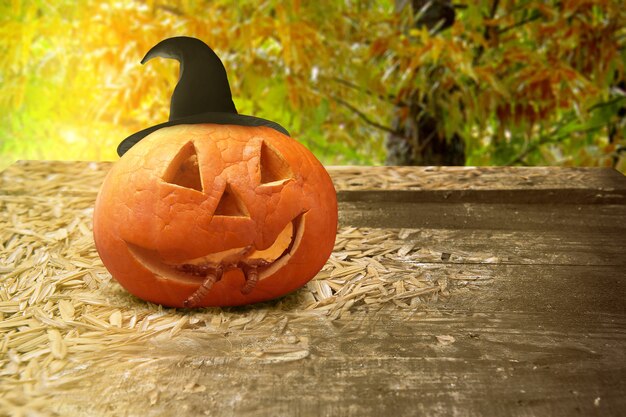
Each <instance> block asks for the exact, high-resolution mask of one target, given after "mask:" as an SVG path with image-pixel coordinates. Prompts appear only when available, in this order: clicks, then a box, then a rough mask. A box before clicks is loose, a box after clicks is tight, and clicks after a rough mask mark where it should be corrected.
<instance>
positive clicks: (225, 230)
mask: <svg viewBox="0 0 626 417" xmlns="http://www.w3.org/2000/svg"><path fill="white" fill-rule="evenodd" d="M173 39H174V40H178V41H180V40H181V39H183V42H189V40H190V39H191V38H173ZM167 41H171V40H166V41H164V42H167ZM194 41H195V40H194ZM159 45H161V44H159ZM159 45H157V47H159ZM202 45H204V44H202ZM169 46H170V48H171V47H172V44H171V43H170V44H169ZM174 46H175V47H176V48H178V49H180V43H179V44H178V45H174ZM204 46H205V47H206V45H204ZM160 47H161V48H162V45H161V46H160ZM155 48H156V47H155ZM206 48H208V47H206ZM153 49H154V48H153ZM211 52H212V51H211ZM149 54H150V53H149ZM168 56H171V54H170V55H168ZM182 59H184V57H183V58H182ZM181 62H182V61H181ZM220 65H221V62H220ZM181 80H182V77H181ZM179 85H180V82H179ZM177 88H178V87H177ZM228 94H230V89H228ZM183 101H184V100H183ZM174 102H175V100H174V98H173V100H172V106H173V107H174ZM179 102H181V101H180V100H179ZM208 113H211V114H210V115H209V116H206V114H208ZM216 113H220V112H214V111H209V112H204V113H203V114H204V115H205V116H203V117H198V115H197V114H189V113H186V114H183V115H182V116H178V117H176V118H172V117H170V122H168V123H167V125H166V126H162V127H159V128H157V129H154V128H150V129H146V132H144V134H143V135H139V136H137V134H135V135H133V136H132V137H131V138H132V143H131V145H130V146H129V150H128V151H127V152H125V153H123V156H122V158H121V159H120V160H119V161H118V162H117V163H116V164H115V165H114V166H113V168H112V169H111V171H110V172H109V173H108V175H107V177H106V178H105V180H104V183H103V184H102V188H101V190H100V193H99V194H98V198H97V200H96V205H95V211H94V238H95V242H96V247H97V249H98V252H99V254H100V257H101V258H102V261H103V263H104V265H105V266H106V267H107V269H108V270H109V271H110V272H111V274H112V276H113V277H114V278H115V279H116V280H117V281H119V283H120V284H121V285H122V286H124V287H125V288H126V289H127V290H128V291H129V292H131V293H132V294H134V295H136V296H138V297H140V298H142V299H144V300H147V301H151V302H154V303H159V304H163V305H167V306H173V307H201V306H226V305H241V304H247V303H253V302H258V301H264V300H269V299H272V298H276V297H279V296H282V295H284V294H286V293H289V292H291V291H294V290H296V289H297V288H299V287H301V286H303V285H304V284H306V282H308V281H309V280H310V279H311V278H313V277H314V276H315V274H316V273H317V272H318V271H319V270H320V269H321V268H322V267H323V266H324V264H325V262H326V260H327V259H328V257H329V256H330V253H331V251H332V249H333V245H334V241H335V234H336V229H337V200H336V193H335V189H334V187H333V184H332V182H331V179H330V177H329V175H328V173H327V172H326V170H325V169H324V167H323V166H322V165H321V164H320V162H319V161H318V160H317V159H316V158H315V157H314V156H313V154H312V153H311V152H310V151H308V150H307V149H306V148H305V147H304V146H302V145H301V144H300V143H298V142H297V141H295V140H293V139H292V138H290V137H289V136H287V135H285V134H284V133H283V132H286V131H284V129H281V128H277V127H276V125H275V124H273V123H272V122H268V121H263V120H262V119H257V118H251V117H250V116H243V117H242V119H241V120H243V122H242V121H241V120H237V119H236V118H233V117H234V116H233V113H230V115H229V116H228V117H225V118H223V120H222V119H220V118H219V117H217V116H216ZM171 114H172V112H171ZM235 115H236V113H235ZM236 116H241V115H236ZM190 118H191V119H190ZM190 120H191V121H190ZM206 120H208V121H209V122H206ZM224 120H226V122H224ZM250 121H252V122H250ZM237 122H239V123H237ZM140 133H141V132H140ZM127 141H128V139H127ZM122 144H124V142H123V143H122ZM126 146H128V143H126Z"/></svg>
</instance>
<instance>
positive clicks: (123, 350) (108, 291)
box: [0, 162, 626, 416]
mask: <svg viewBox="0 0 626 417" xmlns="http://www.w3.org/2000/svg"><path fill="white" fill-rule="evenodd" d="M109 166H110V164H90V163H44V162H41V163H39V162H26V163H21V164H17V165H14V166H12V167H11V168H9V170H7V171H5V172H4V173H2V174H0V206H2V208H3V213H2V215H0V224H1V225H2V227H0V236H4V237H6V239H5V240H3V241H0V244H2V245H4V247H5V248H7V249H9V250H10V251H11V256H13V254H14V253H18V254H19V256H18V255H15V256H14V258H15V259H18V260H24V262H22V261H15V262H16V263H13V261H11V262H12V263H11V264H10V265H5V264H4V261H2V262H0V267H2V269H0V272H1V273H4V274H7V276H8V275H11V276H14V274H15V270H14V268H17V269H18V270H21V271H23V273H24V274H26V275H28V276H33V277H36V276H37V274H38V273H39V272H38V271H39V268H44V267H52V268H54V269H55V270H56V271H57V272H55V274H54V275H53V276H51V277H50V278H51V279H54V284H55V285H57V287H56V290H55V291H56V292H55V293H54V296H52V297H49V298H46V297H41V298H42V299H41V300H40V301H37V300H39V297H36V296H35V295H37V292H38V291H50V287H45V286H46V285H49V284H50V282H47V281H46V282H42V281H39V286H38V287H37V288H33V289H31V290H30V292H29V289H28V288H22V287H19V286H18V285H12V286H11V288H0V299H1V300H0V303H1V304H0V307H1V308H2V310H1V312H0V319H5V323H6V325H7V329H11V330H8V331H7V332H5V333H3V334H4V336H5V337H4V338H3V339H2V340H0V350H2V349H5V351H6V346H7V345H6V344H4V340H12V341H15V340H16V339H17V337H20V338H21V339H20V340H24V341H29V340H34V341H35V342H38V341H39V340H40V339H42V340H43V342H42V345H41V346H40V347H39V349H40V353H37V354H36V355H34V354H32V355H31V354H30V353H29V352H28V351H27V350H25V348H22V351H19V352H17V351H14V350H13V351H11V352H10V353H8V354H7V356H6V357H0V363H2V364H3V368H2V372H4V373H3V376H4V377H6V379H5V380H4V382H1V383H0V392H2V393H3V394H6V396H5V398H3V402H0V414H3V413H4V412H6V413H7V414H11V413H13V414H18V412H17V411H16V407H18V406H14V407H13V408H10V407H9V406H10V405H12V404H13V405H15V404H18V405H19V404H28V406H24V407H22V408H20V410H21V413H22V414H26V412H27V411H32V414H35V413H39V414H43V415H45V414H50V413H54V412H56V413H58V414H60V415H77V416H82V415H128V416H139V415H140V416H161V415H172V414H174V413H177V414H185V415H186V414H189V415H216V416H261V415H268V414H269V415H290V416H291V415H293V416H317V415H333V416H335V415H337V416H367V415H400V416H403V415H407V416H408V415H416V414H425V415H435V416H436V415H457V416H477V415H498V416H500V415H503V416H509V415H510V416H518V415H519V416H543V415H557V416H558V415H564V416H570V415H575V414H581V415H602V416H620V415H623V414H624V411H625V410H626V400H625V397H624V396H623V392H625V391H626V357H625V356H626V349H625V347H626V308H625V301H624V300H626V276H625V271H626V268H625V265H626V260H625V257H624V256H623V254H624V253H626V230H625V228H626V224H625V223H626V222H624V221H623V220H624V219H626V211H625V208H626V204H624V201H623V195H624V193H623V191H624V189H625V187H626V185H625V181H624V178H623V176H621V175H620V174H617V173H616V172H614V171H610V170H595V169H555V168H529V169H526V168H524V169H521V168H520V169H509V168H442V169H439V168H429V167H425V168H406V167H405V168H386V167H377V168H359V169H357V168H353V167H348V168H331V169H330V171H331V174H332V175H333V179H334V181H335V183H336V184H337V185H338V186H337V188H338V189H339V190H340V193H339V197H340V201H341V202H340V220H341V224H342V226H343V227H344V229H342V231H344V232H345V231H346V230H347V231H348V232H350V230H353V231H354V233H353V234H354V235H355V236H356V237H353V238H350V237H345V236H349V235H350V233H346V234H344V235H341V234H340V236H339V239H338V242H337V245H336V248H335V252H334V254H333V260H332V262H334V264H333V265H336V269H333V268H335V267H333V268H331V269H329V270H328V271H327V272H326V275H323V274H322V275H320V277H318V280H319V281H318V280H316V281H315V282H313V283H312V284H316V283H317V284H319V285H320V286H321V285H322V284H324V285H327V282H330V280H329V278H328V276H329V275H330V274H332V273H333V271H334V270H337V269H341V268H342V266H341V265H353V262H357V261H358V262H366V264H363V265H364V266H362V267H360V271H362V272H359V273H360V274H361V275H360V276H361V278H359V279H360V280H363V281H364V280H367V279H369V280H370V282H372V280H371V276H370V275H369V274H370V272H369V269H367V268H369V267H372V266H375V265H377V263H378V264H380V268H379V269H377V271H378V270H380V271H384V270H386V272H385V274H386V275H385V280H386V281H388V282H385V283H384V285H386V286H387V288H394V285H395V284H396V283H398V284H401V283H403V282H408V281H409V280H410V279H412V278H413V279H416V278H419V279H420V280H421V281H420V282H421V283H422V284H423V285H426V286H431V285H436V286H438V287H437V289H438V291H436V292H433V293H432V296H426V297H423V299H420V300H417V301H418V302H417V303H416V304H415V305H413V304H411V305H409V302H406V303H404V304H402V303H401V302H402V301H403V300H399V301H400V303H395V301H398V300H395V299H392V298H391V297H390V298H389V300H388V301H386V302H380V303H372V304H368V303H366V302H365V300H364V299H363V298H358V302H356V303H354V304H352V305H350V306H349V308H348V309H347V310H346V311H345V314H343V315H341V316H338V315H331V314H326V312H325V311H324V310H323V309H310V306H311V304H310V303H309V304H307V303H303V302H299V301H298V300H306V299H310V298H311V297H313V296H312V295H311V293H312V288H315V285H312V286H311V287H310V288H309V287H307V288H303V289H301V290H300V291H299V292H298V293H296V294H292V295H290V296H288V297H286V298H285V299H284V300H278V301H275V302H272V303H267V304H264V305H262V306H251V307H245V308H238V309H211V310H206V311H199V312H184V311H177V310H173V309H157V308H156V307H154V306H148V305H145V304H144V303H141V302H140V301H137V300H135V299H131V298H130V297H127V296H126V295H125V294H124V293H123V292H122V291H121V290H120V289H119V287H118V286H117V284H115V283H114V282H111V281H110V277H108V276H107V275H106V272H104V270H103V268H102V266H101V265H100V264H99V262H97V258H95V256H96V255H95V254H94V251H93V246H92V244H91V243H90V241H89V239H90V236H89V229H88V228H85V227H82V229H81V228H80V227H78V226H77V224H74V223H73V222H74V218H78V217H80V219H81V221H84V220H85V219H87V218H88V217H89V213H90V212H89V208H90V207H91V206H92V204H93V199H94V198H95V194H96V192H97V188H98V185H99V183H100V182H101V180H102V178H103V175H104V173H105V172H106V170H107V169H108V167H109ZM51 175H52V177H51ZM28 179H31V180H32V179H34V181H31V182H29V181H28ZM368 181H369V182H368ZM379 186H381V187H385V188H386V189H388V190H397V189H398V188H402V187H405V188H407V189H410V190H412V191H411V192H410V193H407V192H403V191H402V192H400V191H398V192H395V191H394V192H387V193H386V194H385V193H380V192H368V193H362V192H360V191H359V192H356V191H353V190H359V189H365V188H368V187H369V189H372V188H376V187H379ZM342 190H347V191H342ZM351 190H352V191H351ZM498 195H500V196H502V197H503V199H502V200H500V199H499V197H498ZM385 196H387V197H385ZM446 196H447V197H446ZM554 199H557V200H558V201H554ZM61 212H62V213H69V212H71V213H73V215H72V216H70V217H72V220H69V221H70V222H72V225H71V227H70V225H66V224H63V222H62V221H60V220H59V217H58V215H59V213H61ZM14 218H15V219H20V224H19V227H17V228H16V225H11V226H10V227H9V228H6V225H9V224H10V222H12V219H14ZM83 226H84V225H83ZM63 228H67V229H68V230H67V233H68V236H66V237H64V236H65V235H58V234H55V233H56V232H58V230H60V229H63ZM355 228H356V229H355ZM9 229H10V230H9ZM342 236H343V237H342ZM371 236H374V237H375V238H374V239H372V238H371ZM381 236H382V237H381ZM4 237H3V239H4ZM42 239H43V240H42ZM46 239H47V240H46ZM52 242H54V243H52ZM72 245H78V246H80V248H81V250H80V252H78V253H79V254H80V257H79V258H77V259H73V258H67V259H64V258H63V256H59V254H60V253H63V252H62V251H64V250H67V248H68V247H72ZM52 246H54V248H56V249H55V250H54V251H53V250H51V247H52ZM383 247H391V248H392V249H391V250H390V251H389V252H385V253H384V254H382V255H381V254H380V252H381V250H380V249H381V248H383ZM372 250H374V252H372V253H376V255H375V256H374V255H371V254H370V255H363V253H366V252H368V251H372ZM20 251H21V252H20ZM29 254H31V255H29ZM35 258H36V259H37V266H36V268H32V267H29V266H28V265H26V264H27V263H28V262H29V261H31V260H32V259H35ZM20 268H21V269H20ZM376 268H378V267H375V268H374V269H376ZM66 269H70V270H69V271H68V270H66ZM68 273H69V274H70V275H68V276H69V277H71V276H73V275H71V274H75V276H76V277H78V279H72V280H71V281H67V282H66V283H67V284H68V288H73V289H71V290H70V289H68V288H66V287H65V286H64V285H65V284H64V282H65V281H66V280H65V278H63V279H59V278H58V276H59V275H60V276H65V275H66V274H68ZM364 273H365V274H366V275H365V276H363V274H364ZM376 273H378V272H376ZM355 274H356V273H355ZM355 274H352V275H351V276H350V277H346V278H353V277H354V276H355ZM68 279H69V278H68ZM83 281H84V282H83ZM337 285H339V286H340V288H339V289H335V290H331V289H330V287H328V291H331V293H332V291H335V293H336V292H337V291H340V290H342V289H343V287H341V284H337ZM381 285H382V284H381ZM18 287H19V288H18ZM441 288H443V290H441ZM53 289H54V288H53ZM20 291H22V292H24V293H25V294H26V297H27V302H24V303H21V304H20V303H18V302H15V301H14V300H12V299H11V297H14V294H15V293H17V292H20ZM31 293H32V294H31ZM348 294H350V292H349V291H348ZM395 294H397V293H395ZM307 296H308V298H307ZM355 299H357V298H355ZM61 301H63V302H65V303H66V304H67V302H77V306H76V312H75V313H74V312H72V315H74V314H75V315H76V317H74V320H73V321H72V322H70V323H64V322H63V321H62V320H61V317H59V314H61V313H60V311H61V306H60V305H59V306H57V305H56V304H57V303H60V302H61ZM404 301H407V300H404ZM103 305H105V306H108V305H110V307H107V308H104V307H102V306H103ZM21 308H24V312H23V313H22V312H21V310H20V309H21ZM116 308H117V309H120V311H119V312H118V313H119V315H124V319H123V320H124V321H123V324H124V326H128V325H129V324H128V320H129V317H130V316H132V315H136V316H138V317H139V320H143V319H142V318H146V320H147V317H153V320H155V321H156V320H161V321H160V323H162V324H159V325H163V326H170V324H172V325H173V324H176V323H182V324H185V323H187V324H186V325H184V326H183V327H181V329H182V331H180V332H179V333H175V334H170V327H167V329H166V331H164V332H154V331H152V332H149V331H143V333H142V331H141V330H140V329H141V328H143V325H140V324H138V325H137V326H134V325H133V329H130V328H121V329H117V328H111V329H110V330H108V333H107V332H105V331H104V330H102V329H105V328H107V326H109V323H113V322H115V320H112V317H113V315H111V314H110V311H113V310H114V309H116ZM103 310H104V311H107V314H106V315H102V314H99V312H100V311H103ZM65 314H69V313H67V312H66V313H65ZM81 314H85V315H86V316H88V318H89V320H91V321H87V322H83V321H81V320H82V318H81V317H80V315H81ZM277 315H280V320H277ZM224 317H228V320H230V321H229V322H228V323H225V324H226V325H225V326H224V327H223V330H221V329H222V327H220V325H219V323H220V320H222V318H224ZM264 317H265V318H267V317H270V318H271V320H265V319H264ZM14 320H17V321H15V323H19V326H18V327H12V324H11V323H14ZM215 320H217V323H218V324H215V323H214V321H215ZM238 320H239V321H241V322H243V323H248V322H249V323H251V325H238V326H235V325H234V322H236V321H238ZM265 321H267V322H268V323H269V324H266V323H265ZM59 323H60V324H59ZM90 323H91V324H90ZM143 323H144V324H146V328H147V327H148V326H147V325H148V324H149V323H148V322H147V321H144V322H143ZM192 323H193V324H192ZM272 323H274V324H272ZM89 324H90V325H89ZM230 324H233V325H232V326H230ZM55 326H61V327H55ZM216 326H217V327H216ZM54 329H59V330H60V331H62V332H63V334H64V335H66V336H67V337H68V338H71V339H74V340H77V339H81V338H82V339H83V340H84V342H85V343H96V342H93V341H91V342H90V337H91V338H92V339H93V338H94V337H95V338H100V339H98V340H120V338H124V339H122V340H126V338H128V343H126V342H125V343H124V344H119V343H118V344H115V345H112V344H107V343H106V342H104V341H103V342H102V345H101V347H100V348H98V345H94V346H95V348H94V347H92V346H91V345H88V344H83V345H81V344H78V343H70V341H69V339H68V340H67V341H66V343H67V345H68V349H69V351H68V353H67V355H68V356H67V358H66V362H67V364H65V367H64V368H55V366H59V364H58V362H60V361H59V360H58V358H55V357H54V355H51V354H50V352H49V351H50V349H51V346H52V340H53V339H52V338H51V339H50V345H48V338H50V337H51V336H50V335H49V333H47V332H48V330H54ZM18 333H19V335H18ZM52 334H54V333H52ZM16 335H17V336H16ZM105 335H106V336H107V337H109V339H103V337H104V336H105ZM131 339H132V340H131ZM46 349H47V350H48V351H46ZM80 349H84V352H85V354H84V355H80V354H79V353H80V352H83V351H82V350H80ZM90 349H91V350H90ZM28 355H30V356H28ZM57 356H58V355H57ZM16 358H17V359H16ZM19 361H21V362H19ZM54 369H62V371H60V372H55V371H54ZM16 373H17V374H16ZM9 379H11V381H13V382H12V383H11V384H13V385H9V384H8V381H9ZM9 386H11V387H14V388H15V392H14V393H11V392H6V390H4V388H6V387H9ZM7 404H8V405H9V406H7ZM37 404H39V405H37ZM3 407H5V408H3ZM20 407H21V406H20ZM7 410H8V411H7Z"/></svg>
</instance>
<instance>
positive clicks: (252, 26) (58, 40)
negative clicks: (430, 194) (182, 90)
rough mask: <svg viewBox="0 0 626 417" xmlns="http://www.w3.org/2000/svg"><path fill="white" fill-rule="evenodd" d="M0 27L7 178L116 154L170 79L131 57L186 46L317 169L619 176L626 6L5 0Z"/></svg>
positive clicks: (587, 0) (168, 67)
mask: <svg viewBox="0 0 626 417" xmlns="http://www.w3.org/2000/svg"><path fill="white" fill-rule="evenodd" d="M0 22H1V23H0V31H1V33H0V169H2V168H4V167H6V166H7V165H8V164H10V163H11V162H13V161H14V160H16V159H70V160H115V159H117V155H116V153H115V149H116V146H117V144H118V143H119V142H120V141H121V140H122V139H124V138H125V137H126V136H128V135H130V134H131V133H133V132H136V131H138V130H140V129H142V128H145V127H148V126H151V125H154V124H157V123H160V122H163V121H166V120H167V118H168V115H169V99H170V94H171V92H172V90H173V88H174V86H175V84H176V81H177V78H178V63H177V62H175V61H172V60H164V59H160V60H153V61H150V63H148V64H146V65H145V66H141V65H140V63H139V61H140V60H141V58H142V57H143V56H144V54H145V53H146V52H147V51H148V50H149V49H150V48H151V47H152V46H153V45H155V44H156V43H158V42H159V41H161V40H162V39H164V38H167V37H171V36H179V35H187V36H195V37H198V38H200V39H202V40H203V41H205V42H206V43H207V44H208V45H210V46H211V47H212V48H214V49H215V51H216V52H217V54H218V55H219V56H220V57H221V58H222V60H223V61H224V64H225V66H226V69H227V71H228V74H229V79H230V82H231V88H232V90H233V97H234V101H235V104H236V106H237V108H238V110H239V112H240V113H243V114H250V115H255V116H259V117H264V118H267V119H271V120H275V121H277V122H278V123H280V124H282V125H283V126H285V127H286V128H287V129H288V130H289V131H290V132H291V133H292V135H293V136H294V137H295V138H296V139H297V140H299V141H301V142H302V143H304V144H305V145H306V146H308V147H309V148H310V149H311V150H313V152H314V153H315V154H316V155H317V156H318V157H319V158H320V159H321V160H322V161H323V162H324V163H326V164H384V163H388V164H405V165H410V164H415V165H431V164H433V165H436V164H443V165H450V164H458V165H463V164H466V165H563V166H613V167H616V168H617V169H619V170H620V171H621V172H626V140H625V139H624V138H625V133H626V81H625V80H626V78H625V68H624V66H625V55H626V51H625V46H626V28H625V26H626V25H625V23H626V7H624V2H623V0H561V1H542V0H538V1H534V0H520V1H505V0H477V1H471V2H469V1H468V2H462V1H460V0H455V1H454V2H451V1H449V0H438V1H437V0H432V1H426V0H379V1H374V0H369V1H368V0H362V1H357V0H343V1H301V0H283V1H279V0H240V1H223V0H221V1H220V0H216V1H209V0H205V1H203V0H177V1H174V0H159V1H156V0H136V1H110V0H105V1H89V0H84V1H75V0H54V1H49V0H29V1H26V0H4V1H2V2H0Z"/></svg>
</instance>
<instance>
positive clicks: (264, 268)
mask: <svg viewBox="0 0 626 417" xmlns="http://www.w3.org/2000/svg"><path fill="white" fill-rule="evenodd" d="M305 216H306V212H304V213H302V214H300V215H298V216H296V217H295V218H294V219H293V220H291V221H290V222H288V223H287V225H286V226H285V227H284V228H283V230H282V231H281V232H280V233H279V234H278V236H277V238H276V240H275V241H274V243H273V244H272V245H271V246H270V247H268V248H265V249H261V250H259V249H256V248H254V247H252V246H251V245H250V246H246V247H242V248H232V249H227V250H225V251H221V252H216V253H210V254H207V255H204V256H202V257H199V258H194V259H189V260H185V261H183V262H180V263H176V264H171V263H167V262H165V261H164V260H163V259H162V258H161V256H160V255H159V254H158V252H157V251H155V250H151V249H146V248H142V247H141V246H138V245H135V244H132V243H129V242H126V244H127V245H128V248H129V251H130V252H131V254H132V255H133V256H134V257H135V259H136V260H137V261H139V262H140V263H141V264H142V265H143V266H144V267H145V268H146V269H148V270H149V271H151V272H152V273H153V274H155V275H156V276H159V277H162V278H164V279H175V280H182V281H190V282H193V283H196V284H197V283H200V287H199V288H198V290H197V291H196V292H195V293H194V294H192V295H191V296H190V297H189V298H188V299H187V301H185V306H186V307H194V306H195V305H197V304H198V302H199V301H200V300H201V299H202V298H203V297H204V296H205V295H206V294H207V293H208V291H209V290H210V288H211V286H212V285H213V284H214V283H215V282H216V281H219V279H221V277H222V275H223V273H224V272H226V271H228V270H231V269H241V270H242V272H243V274H244V276H245V278H246V283H245V284H244V286H243V287H242V293H244V294H247V293H249V292H251V291H252V290H253V289H254V287H255V285H256V283H257V282H258V281H261V280H263V279H265V278H267V277H269V276H270V275H273V274H274V273H275V272H276V271H278V270H279V269H281V268H282V267H283V266H285V265H286V264H287V262H289V259H290V258H291V256H292V254H293V253H295V251H296V250H297V249H298V246H299V245H300V242H301V240H302V235H303V234H304V224H305V221H304V218H305Z"/></svg>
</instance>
